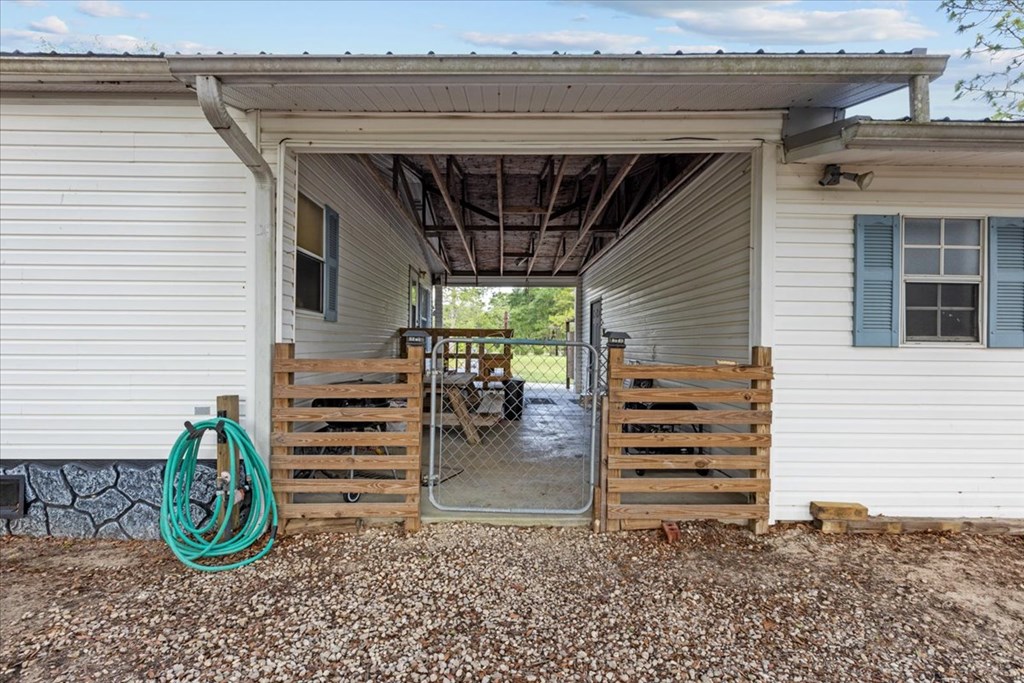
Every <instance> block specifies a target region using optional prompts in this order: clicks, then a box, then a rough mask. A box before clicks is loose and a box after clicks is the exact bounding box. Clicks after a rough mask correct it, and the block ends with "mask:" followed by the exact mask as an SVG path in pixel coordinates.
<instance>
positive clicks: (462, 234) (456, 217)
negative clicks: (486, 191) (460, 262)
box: [427, 155, 477, 274]
mask: <svg viewBox="0 0 1024 683" xmlns="http://www.w3.org/2000/svg"><path fill="white" fill-rule="evenodd" d="M427 164H428V165H429V166H430V174H431V175H432V176H434V182H435V183H437V188H438V190H440V192H441V199H442V200H444V205H445V207H447V209H448V213H449V214H451V217H452V221H453V222H454V223H455V227H456V229H457V230H458V231H459V239H461V240H462V246H463V247H464V248H465V250H466V256H467V257H468V258H469V265H470V267H471V268H472V269H473V273H474V274H475V273H476V272H477V270H476V258H474V256H473V250H472V249H471V248H470V246H469V240H467V239H466V230H465V228H463V221H462V212H460V211H458V210H457V209H456V208H455V202H453V201H452V197H451V194H449V192H448V186H447V183H446V182H445V178H444V177H443V176H442V175H441V169H440V168H438V165H437V161H436V160H435V159H434V157H433V155H431V156H428V157H427Z"/></svg>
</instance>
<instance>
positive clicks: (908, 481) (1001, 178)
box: [772, 165, 1024, 520]
mask: <svg viewBox="0 0 1024 683" xmlns="http://www.w3.org/2000/svg"><path fill="white" fill-rule="evenodd" d="M843 170H849V171H854V172H858V171H867V170H873V171H874V172H875V174H876V177H875V181H874V183H873V184H872V185H871V188H870V189H869V190H867V191H864V192H862V191H860V190H858V189H857V188H856V187H855V186H853V185H852V184H850V186H849V187H847V186H845V185H841V186H840V187H838V188H827V189H825V188H821V187H818V185H817V182H816V181H817V179H818V177H819V176H820V174H821V169H820V167H818V166H803V165H790V166H780V167H779V173H778V195H777V196H778V211H777V217H776V222H777V241H776V273H775V313H776V315H775V339H776V341H775V348H774V362H775V376H776V379H775V384H774V387H775V404H774V411H775V414H774V425H773V429H772V431H773V434H774V436H773V448H772V516H773V518H774V519H779V520H790V519H807V518H808V517H809V512H808V504H809V502H810V501H811V500H817V499H824V500H842V501H854V502H858V503H863V504H864V505H867V506H868V508H869V509H870V511H871V514H886V515H912V516H931V517H949V516H954V517H958V516H963V517H986V516H993V517H1022V516H1024V390H1022V389H1021V387H1022V386H1024V351H1022V350H1020V349H986V348H980V347H977V346H975V347H970V346H957V345H951V346H949V347H943V346H939V347H936V346H935V345H924V346H905V347H903V348H866V347H859V348H855V347H853V345H852V329H853V327H852V326H853V280H854V270H853V256H854V254H853V249H854V246H853V237H854V228H853V226H854V216H855V215H857V214H901V215H905V216H921V215H924V216H947V217H966V218H978V217H985V216H1004V215H1011V216H1013V215H1018V216H1019V215H1021V213H1022V212H1024V199H1022V195H1021V193H1020V188H1021V187H1024V172H1021V171H1020V170H1011V169H1007V168H999V169H984V168H976V169H969V170H958V169H952V168H914V167H875V168H871V169H867V168H864V169H858V168H849V169H847V168H845V167H844V169H843Z"/></svg>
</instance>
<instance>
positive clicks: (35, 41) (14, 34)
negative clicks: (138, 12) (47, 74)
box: [0, 28, 219, 55]
mask: <svg viewBox="0 0 1024 683" xmlns="http://www.w3.org/2000/svg"><path fill="white" fill-rule="evenodd" d="M0 49H2V50H5V51H8V50H9V51H13V50H21V51H23V52H32V51H37V50H43V51H50V50H56V51H57V52H64V53H68V54H77V53H83V52H100V53H103V52H111V53H122V52H127V53H129V54H140V55H146V54H157V53H160V52H167V53H174V52H182V53H186V54H192V53H196V52H202V53H204V54H211V53H214V52H217V51H218V50H219V48H216V47H211V46H209V45H203V44H202V43H196V42H192V41H188V40H180V41H175V42H173V43H157V42H154V41H152V40H146V39H145V38H137V37H135V36H131V35H125V34H107V35H102V34H101V35H93V34H87V33H63V34H60V33H47V32H44V31H26V30H20V29H8V28H4V29H0Z"/></svg>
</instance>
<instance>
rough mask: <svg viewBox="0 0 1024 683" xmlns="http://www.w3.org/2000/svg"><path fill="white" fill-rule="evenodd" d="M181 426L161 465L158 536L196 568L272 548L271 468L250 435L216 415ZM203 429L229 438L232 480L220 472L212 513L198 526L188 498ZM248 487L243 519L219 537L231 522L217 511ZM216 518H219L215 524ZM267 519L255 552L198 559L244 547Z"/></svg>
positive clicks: (213, 568) (216, 567) (214, 568)
mask: <svg viewBox="0 0 1024 683" xmlns="http://www.w3.org/2000/svg"><path fill="white" fill-rule="evenodd" d="M185 427H186V429H185V431H183V432H182V433H181V435H180V436H179V437H178V440H177V441H175V442H174V446H173V447H172V448H171V453H170V455H169V456H167V467H166V468H165V469H164V495H163V502H162V503H161V506H160V534H161V536H163V539H164V541H165V542H166V543H167V545H168V546H170V548H171V551H172V552H173V553H174V554H175V555H176V556H177V558H178V559H179V560H181V561H182V563H184V564H185V565H186V566H189V567H191V568H193V569H198V570H200V571H206V572H222V571H226V570H228V569H237V568H238V567H244V566H245V565H247V564H249V563H251V562H255V561H256V560H258V559H260V558H261V557H263V556H264V555H266V554H267V553H268V552H270V548H271V547H272V546H273V545H274V538H275V537H276V536H277V504H276V503H275V502H274V496H273V494H272V492H271V490H270V473H269V472H267V468H266V467H265V466H264V464H263V461H262V460H261V459H260V455H259V453H257V452H256V447H255V446H253V443H252V441H251V440H250V439H249V435H248V434H246V433H245V430H244V429H242V427H241V426H240V425H239V424H238V423H237V422H235V421H234V420H230V419H228V418H223V417H219V418H216V419H211V420H204V421H202V422H197V423H196V424H194V425H193V424H191V423H188V422H186V423H185ZM206 430H214V431H216V432H217V433H218V434H220V435H223V437H224V439H225V440H226V441H227V444H228V449H229V452H230V461H231V468H230V480H229V481H223V480H221V479H220V477H221V473H219V472H218V474H217V476H218V489H217V496H216V504H215V505H214V509H213V514H211V515H210V519H209V521H207V522H206V524H204V525H202V526H201V527H197V526H196V525H195V524H194V523H193V520H192V509H191V508H192V506H191V502H190V501H191V491H192V483H193V477H194V475H195V471H196V462H197V459H198V456H199V445H200V442H201V441H202V437H203V433H205V432H206ZM239 458H241V461H242V470H243V471H242V472H239V471H238V469H239V468H238V465H237V463H238V461H239ZM225 484H226V486H225ZM246 487H248V488H249V492H250V507H249V514H248V515H247V516H246V518H245V523H244V524H243V525H242V528H241V529H239V530H238V532H237V533H235V534H234V535H233V536H231V537H230V538H228V539H227V540H225V541H221V538H223V537H224V536H225V534H226V533H227V531H228V528H229V527H230V525H231V516H230V515H228V514H225V515H221V511H222V510H224V509H225V508H226V506H227V505H228V503H229V502H230V500H231V498H230V497H232V496H234V495H235V491H237V490H238V489H240V488H246ZM218 518H220V519H221V521H220V524H219V526H218V524H217V520H218ZM268 521H269V523H270V533H269V534H268V536H267V541H266V544H265V545H264V546H263V548H262V549H261V550H260V551H259V552H257V553H256V554H255V555H252V556H250V557H246V558H244V559H241V560H238V561H236V562H232V563H230V564H200V563H199V562H197V560H202V559H208V558H214V557H224V556H225V555H232V554H234V553H238V552H241V551H243V550H246V549H247V548H249V547H250V546H252V545H253V544H255V543H256V541H258V540H259V538H260V536H262V535H263V531H264V529H266V527H267V523H268ZM215 527H216V530H215Z"/></svg>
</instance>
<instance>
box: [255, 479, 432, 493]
mask: <svg viewBox="0 0 1024 683" xmlns="http://www.w3.org/2000/svg"><path fill="white" fill-rule="evenodd" d="M272 486H273V489H274V490H275V491H283V492H285V493H382V494H401V495H407V494H411V493H416V491H417V490H418V489H419V487H420V483H419V482H418V481H412V480H411V479H275V480H273V482H272Z"/></svg>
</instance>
